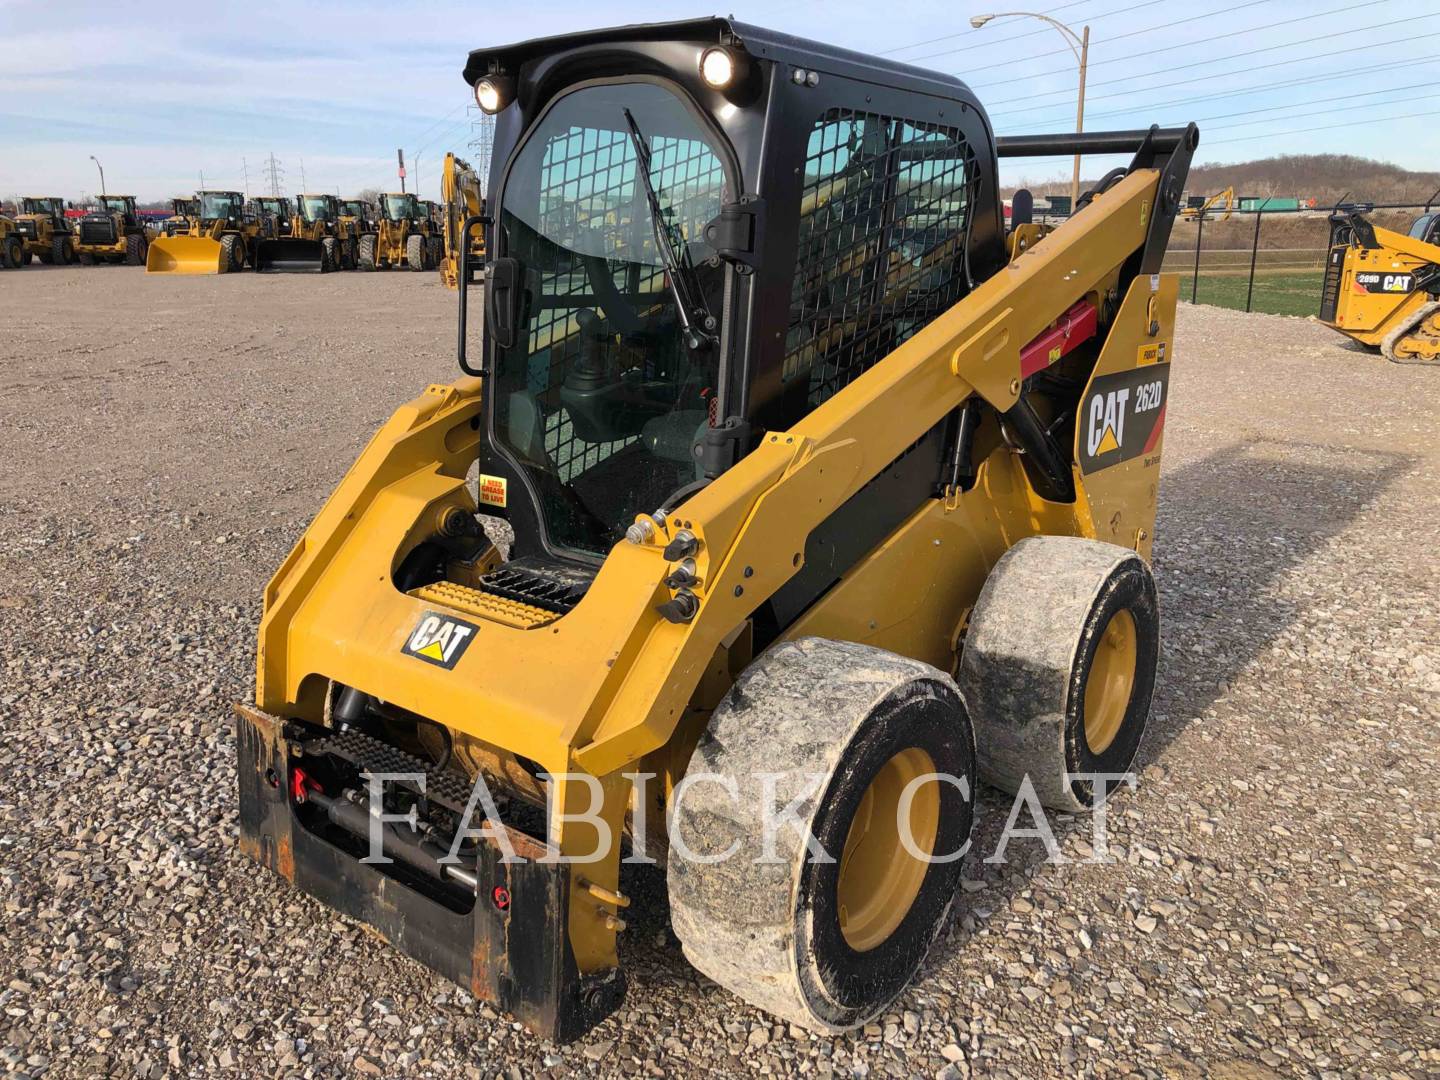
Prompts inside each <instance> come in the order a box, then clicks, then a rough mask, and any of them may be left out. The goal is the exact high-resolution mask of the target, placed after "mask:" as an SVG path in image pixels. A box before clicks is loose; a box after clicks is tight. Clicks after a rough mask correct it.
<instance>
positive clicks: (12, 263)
mask: <svg viewBox="0 0 1440 1080" xmlns="http://www.w3.org/2000/svg"><path fill="white" fill-rule="evenodd" d="M3 255H4V259H3V260H0V261H3V262H4V263H5V265H6V266H9V267H11V268H12V269H15V270H19V269H20V267H22V266H24V265H25V264H26V263H27V262H29V261H30V260H29V259H27V258H26V257H25V244H24V243H23V242H22V241H21V239H20V238H19V237H18V236H7V237H6V238H5V250H4V252H3Z"/></svg>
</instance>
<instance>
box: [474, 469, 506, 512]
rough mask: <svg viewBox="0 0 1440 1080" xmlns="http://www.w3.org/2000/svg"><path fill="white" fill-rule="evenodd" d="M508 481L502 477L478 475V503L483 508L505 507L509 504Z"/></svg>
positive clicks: (485, 474)
mask: <svg viewBox="0 0 1440 1080" xmlns="http://www.w3.org/2000/svg"><path fill="white" fill-rule="evenodd" d="M508 488H509V481H508V480H506V479H505V477H503V476H491V475H489V474H488V473H481V474H480V502H481V503H482V504H484V505H485V506H505V505H507V504H508V503H509V492H508Z"/></svg>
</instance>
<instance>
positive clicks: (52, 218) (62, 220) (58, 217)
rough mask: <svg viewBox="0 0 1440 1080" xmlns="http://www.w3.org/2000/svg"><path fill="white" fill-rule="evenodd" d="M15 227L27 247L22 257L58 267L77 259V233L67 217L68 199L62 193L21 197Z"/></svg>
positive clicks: (25, 260) (25, 259)
mask: <svg viewBox="0 0 1440 1080" xmlns="http://www.w3.org/2000/svg"><path fill="white" fill-rule="evenodd" d="M15 228H16V231H17V232H18V233H19V234H20V240H21V242H22V243H23V244H24V247H25V250H24V253H23V255H22V256H21V258H22V259H23V260H24V262H26V263H27V264H28V263H29V262H30V260H31V259H39V260H40V261H41V262H42V263H45V264H47V265H51V264H53V265H55V266H66V265H68V264H70V263H73V262H74V261H75V234H74V232H73V231H72V230H71V228H70V222H69V221H68V220H66V217H65V200H64V199H62V198H60V197H59V196H58V195H49V196H26V197H25V198H22V199H21V200H20V213H19V214H17V215H16V217H15Z"/></svg>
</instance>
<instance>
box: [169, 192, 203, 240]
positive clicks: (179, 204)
mask: <svg viewBox="0 0 1440 1080" xmlns="http://www.w3.org/2000/svg"><path fill="white" fill-rule="evenodd" d="M199 206H200V203H199V200H197V199H186V198H175V199H171V200H170V216H169V217H167V218H165V220H163V221H162V222H160V235H161V236H178V235H182V234H184V233H188V232H189V231H190V222H191V219H192V218H195V217H196V216H198V213H199Z"/></svg>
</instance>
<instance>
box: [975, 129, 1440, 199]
mask: <svg viewBox="0 0 1440 1080" xmlns="http://www.w3.org/2000/svg"><path fill="white" fill-rule="evenodd" d="M1201 148H1202V150H1203V148H1204V133H1203V132H1202V133H1201ZM1094 182H1095V180H1094V179H1090V180H1086V181H1084V182H1082V183H1081V185H1080V187H1081V190H1082V191H1083V190H1084V189H1085V188H1087V187H1089V186H1090V185H1091V184H1093V183H1094ZM1017 186H1018V187H1029V188H1030V190H1031V191H1033V192H1034V193H1035V195H1036V197H1037V198H1039V197H1041V196H1044V195H1049V194H1051V193H1054V194H1056V195H1067V194H1069V192H1070V182H1069V181H1068V180H1057V181H1047V182H1044V183H1037V184H1033V185H1027V184H1020V185H1014V186H1011V187H1006V188H1004V189H1002V190H1003V191H1004V193H1005V195H1006V196H1007V197H1008V196H1009V195H1010V194H1011V193H1012V192H1013V191H1014V190H1015V187H1017ZM1227 187H1234V188H1235V194H1236V195H1239V196H1244V195H1258V196H1261V197H1264V196H1266V195H1277V196H1299V197H1301V198H1313V199H1315V200H1316V202H1317V203H1318V204H1319V205H1321V206H1329V205H1333V204H1334V202H1335V201H1336V200H1337V199H1340V198H1344V199H1345V200H1346V201H1347V202H1375V203H1423V202H1424V201H1425V200H1426V199H1429V198H1430V197H1431V196H1432V195H1433V194H1434V193H1435V191H1436V189H1437V188H1440V172H1411V171H1410V170H1408V169H1402V168H1400V166H1398V165H1391V164H1390V163H1388V162H1384V161H1372V160H1371V159H1369V158H1362V157H1352V156H1351V155H1349V154H1284V155H1281V156H1280V157H1273V158H1264V159H1262V160H1259V161H1241V162H1237V163H1235V164H1233V165H1196V166H1193V167H1192V168H1191V169H1190V179H1189V181H1188V183H1187V184H1186V190H1187V191H1188V192H1189V193H1190V194H1191V195H1211V194H1214V193H1215V192H1217V191H1223V190H1224V189H1225V188H1227Z"/></svg>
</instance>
